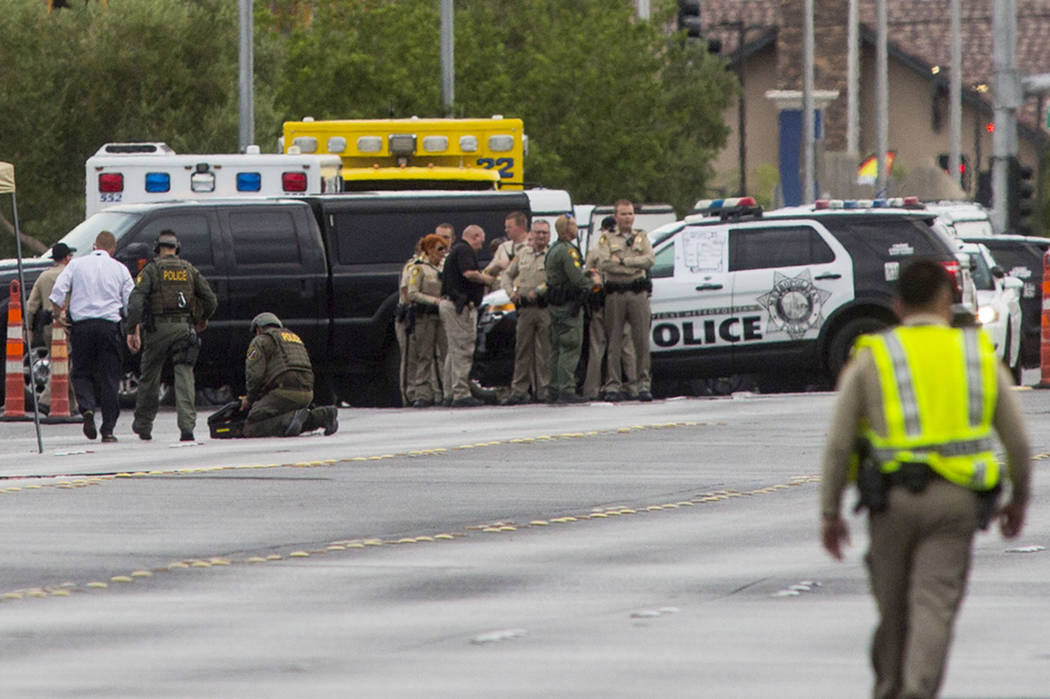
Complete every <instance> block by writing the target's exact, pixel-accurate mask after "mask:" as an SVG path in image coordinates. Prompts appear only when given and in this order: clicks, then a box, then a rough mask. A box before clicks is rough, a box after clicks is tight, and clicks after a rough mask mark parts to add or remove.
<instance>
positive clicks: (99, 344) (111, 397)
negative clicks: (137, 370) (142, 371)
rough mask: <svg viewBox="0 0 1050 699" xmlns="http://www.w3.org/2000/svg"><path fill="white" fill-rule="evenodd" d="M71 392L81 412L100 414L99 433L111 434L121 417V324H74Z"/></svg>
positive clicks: (93, 321) (100, 321)
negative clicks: (74, 395) (75, 397)
mask: <svg viewBox="0 0 1050 699" xmlns="http://www.w3.org/2000/svg"><path fill="white" fill-rule="evenodd" d="M70 339H71V341H72V345H73V372H72V380H73V391H74V392H75V393H76V396H77V403H78V404H79V405H80V410H81V412H85V411H88V410H90V411H92V412H99V411H100V410H101V412H102V425H101V426H100V427H99V432H101V433H102V434H113V428H114V427H115V426H116V424H117V416H118V415H119V414H120V377H121V375H122V374H123V368H124V367H123V359H122V353H121V347H122V343H123V341H124V338H123V336H122V333H121V330H120V323H114V322H112V321H109V320H103V319H101V318H89V319H87V320H79V321H76V322H74V323H73V327H72V330H71V331H70Z"/></svg>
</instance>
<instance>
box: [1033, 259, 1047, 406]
mask: <svg viewBox="0 0 1050 699" xmlns="http://www.w3.org/2000/svg"><path fill="white" fill-rule="evenodd" d="M1042 291H1043V311H1042V313H1040V314H1039V315H1040V331H1039V332H1040V335H1039V374H1040V376H1039V383H1038V384H1036V388H1050V251H1047V253H1046V254H1045V255H1044V256H1043V289H1042Z"/></svg>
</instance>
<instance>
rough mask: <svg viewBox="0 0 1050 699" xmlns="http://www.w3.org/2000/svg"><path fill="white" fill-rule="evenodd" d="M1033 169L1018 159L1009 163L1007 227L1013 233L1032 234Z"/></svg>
mask: <svg viewBox="0 0 1050 699" xmlns="http://www.w3.org/2000/svg"><path fill="white" fill-rule="evenodd" d="M1032 174H1033V172H1032V168H1031V167H1029V166H1027V165H1022V164H1021V163H1020V161H1018V160H1017V158H1016V157H1013V158H1010V160H1009V161H1008V163H1007V187H1006V193H1007V194H1006V196H1007V201H1006V206H1007V225H1008V226H1009V228H1010V231H1011V232H1012V233H1019V234H1021V235H1031V234H1032V213H1033V211H1034V208H1033V196H1034V195H1035V187H1034V186H1033V184H1032Z"/></svg>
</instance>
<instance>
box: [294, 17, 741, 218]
mask: <svg viewBox="0 0 1050 699" xmlns="http://www.w3.org/2000/svg"><path fill="white" fill-rule="evenodd" d="M673 5H674V3H663V4H662V5H659V7H658V9H657V11H656V13H655V15H654V20H653V21H651V22H638V21H636V20H635V18H634V13H635V9H634V3H633V2H630V0H614V1H611V0H572V1H570V0H530V2H527V3H523V2H519V1H517V0H458V1H457V2H456V5H455V6H456V18H455V21H456V27H455V31H456V105H455V111H456V116H474V117H477V116H488V115H491V114H496V113H499V114H503V115H505V116H519V117H521V118H522V119H523V120H524V121H525V130H526V133H528V135H529V155H528V157H527V159H526V165H525V168H526V169H525V175H526V180H527V181H529V182H532V183H541V184H543V185H544V186H547V187H558V188H564V189H568V190H570V191H571V192H572V193H573V196H574V197H575V198H576V200H577V201H581V202H583V201H593V202H602V203H609V202H611V201H612V200H614V199H616V198H618V197H621V196H627V197H631V198H634V199H636V200H639V201H643V200H644V201H669V202H671V203H672V204H674V205H675V206H676V208H678V210H679V211H685V210H688V208H689V207H690V206H691V205H692V203H693V202H694V201H695V200H696V198H697V197H698V196H699V195H700V194H701V193H702V192H703V190H704V188H705V183H706V182H707V180H708V179H709V178H710V176H711V172H710V165H709V163H710V162H711V160H712V157H713V155H714V154H715V153H716V152H717V151H718V149H719V148H721V147H722V145H723V144H724V143H725V137H726V134H727V129H726V127H725V125H724V124H723V122H722V114H723V111H724V110H725V109H726V107H727V106H728V104H729V102H730V100H731V98H732V97H733V96H734V95H735V92H736V89H737V87H736V83H735V78H734V77H733V76H732V75H731V74H729V73H727V71H726V70H725V69H724V67H723V64H722V62H721V61H719V60H718V59H715V58H712V57H710V56H708V55H707V53H706V51H705V50H704V49H703V48H696V47H693V46H687V45H685V44H684V42H683V41H681V38H680V37H672V36H669V35H668V33H667V31H666V27H667V26H669V24H670V20H671V13H672V11H673V7H672V6H673ZM438 22H439V18H438V2H437V0H397V2H390V1H389V0H352V1H349V2H348V1H347V0H317V2H316V3H315V11H314V15H313V21H312V22H310V23H308V24H302V25H300V26H299V27H298V28H296V29H295V30H293V31H292V32H291V33H290V34H289V36H288V41H287V43H286V47H285V48H286V50H285V54H284V59H285V63H284V69H283V71H282V72H281V82H280V85H279V87H278V89H277V98H276V101H277V109H278V111H281V112H283V113H284V114H285V116H286V117H288V118H290V119H299V118H302V117H303V116H305V115H310V116H313V117H315V118H329V119H331V118H384V117H407V116H411V115H419V116H440V115H441V95H440V70H441V66H440V55H439V43H440V37H439V23H438Z"/></svg>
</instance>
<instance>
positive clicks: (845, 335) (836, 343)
mask: <svg viewBox="0 0 1050 699" xmlns="http://www.w3.org/2000/svg"><path fill="white" fill-rule="evenodd" d="M887 325H888V324H887V323H886V322H885V321H883V320H881V319H879V318H873V317H871V316H862V317H860V318H854V319H852V320H849V321H847V322H846V323H845V324H844V325H843V326H842V327H841V328H839V329H838V330H837V331H836V332H835V334H834V335H833V336H832V338H831V342H829V343H828V350H827V355H826V356H825V357H824V364H825V366H826V367H827V368H828V373H829V374H831V376H832V378H837V377H838V375H839V372H841V371H842V367H844V366H845V365H846V361H847V360H849V353H850V350H852V349H853V342H854V341H855V340H856V339H857V338H858V337H860V336H861V335H864V334H867V333H874V332H878V331H879V330H882V329H883V328H885V327H887Z"/></svg>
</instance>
